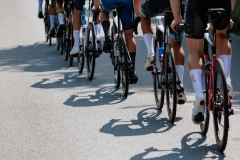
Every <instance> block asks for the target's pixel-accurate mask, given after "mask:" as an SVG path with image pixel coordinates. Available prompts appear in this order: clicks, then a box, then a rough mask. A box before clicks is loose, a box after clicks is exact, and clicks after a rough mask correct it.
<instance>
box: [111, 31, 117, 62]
mask: <svg viewBox="0 0 240 160" xmlns="http://www.w3.org/2000/svg"><path fill="white" fill-rule="evenodd" d="M111 39H112V42H113V43H112V49H111V52H110V58H111V62H112V65H113V67H115V56H114V55H116V53H115V51H116V50H115V48H114V27H113V26H112V27H111Z"/></svg>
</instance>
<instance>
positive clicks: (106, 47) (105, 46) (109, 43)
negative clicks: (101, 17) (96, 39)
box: [103, 39, 112, 53]
mask: <svg viewBox="0 0 240 160" xmlns="http://www.w3.org/2000/svg"><path fill="white" fill-rule="evenodd" d="M111 48H112V41H111V39H106V40H105V41H104V43H103V52H105V53H111Z"/></svg>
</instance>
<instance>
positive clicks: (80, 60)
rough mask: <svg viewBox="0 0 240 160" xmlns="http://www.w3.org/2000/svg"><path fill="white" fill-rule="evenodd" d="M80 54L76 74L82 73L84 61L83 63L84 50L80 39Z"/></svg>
mask: <svg viewBox="0 0 240 160" xmlns="http://www.w3.org/2000/svg"><path fill="white" fill-rule="evenodd" d="M80 52H81V54H79V55H78V57H77V58H78V72H79V73H82V71H83V68H84V61H85V49H84V39H83V38H82V45H80Z"/></svg>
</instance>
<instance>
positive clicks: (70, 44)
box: [67, 18, 74, 66]
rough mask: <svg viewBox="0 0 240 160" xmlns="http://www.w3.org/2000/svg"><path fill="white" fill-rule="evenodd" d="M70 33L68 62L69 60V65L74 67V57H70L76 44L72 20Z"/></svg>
mask: <svg viewBox="0 0 240 160" xmlns="http://www.w3.org/2000/svg"><path fill="white" fill-rule="evenodd" d="M68 32H69V38H70V40H69V41H68V42H69V43H68V45H69V48H68V58H67V60H68V63H69V65H70V66H72V65H73V57H72V56H71V55H70V51H71V49H72V47H73V44H74V38H73V25H72V20H71V18H70V20H69V30H68Z"/></svg>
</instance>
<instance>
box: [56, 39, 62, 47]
mask: <svg viewBox="0 0 240 160" xmlns="http://www.w3.org/2000/svg"><path fill="white" fill-rule="evenodd" d="M60 48H61V39H60V38H57V50H60Z"/></svg>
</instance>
